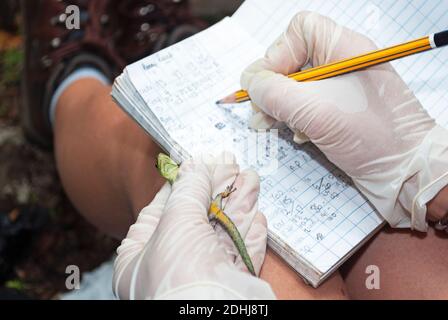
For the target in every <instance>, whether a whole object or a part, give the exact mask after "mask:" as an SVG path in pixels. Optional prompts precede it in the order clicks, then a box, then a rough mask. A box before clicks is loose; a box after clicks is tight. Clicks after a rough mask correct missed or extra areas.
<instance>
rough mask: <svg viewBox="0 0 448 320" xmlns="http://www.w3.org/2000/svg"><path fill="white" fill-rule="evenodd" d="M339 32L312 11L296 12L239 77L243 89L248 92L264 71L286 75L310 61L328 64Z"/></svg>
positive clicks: (324, 18)
mask: <svg viewBox="0 0 448 320" xmlns="http://www.w3.org/2000/svg"><path fill="white" fill-rule="evenodd" d="M341 33H342V27H340V26H338V25H337V24H336V23H335V22H334V21H332V20H331V19H329V18H327V17H324V16H321V15H319V14H317V13H314V12H306V11H304V12H299V13H298V14H297V15H296V16H295V17H294V18H293V19H292V20H291V22H290V24H289V26H288V28H287V30H286V31H285V32H284V33H283V34H282V35H281V36H280V37H279V38H278V39H277V40H276V41H275V42H274V43H273V44H272V45H271V46H270V47H269V48H268V50H267V51H266V55H265V57H264V58H263V59H260V60H257V61H255V62H254V63H253V64H252V65H250V66H249V67H247V68H246V70H245V71H244V72H243V74H242V76H241V86H242V88H243V89H246V90H247V89H248V88H249V87H250V86H251V82H252V80H253V78H254V76H255V75H256V74H257V73H259V72H260V71H263V70H269V71H272V72H275V73H281V74H284V75H288V74H291V73H294V72H297V71H299V70H300V69H301V68H302V67H303V66H305V65H306V64H308V63H309V62H310V63H311V64H312V65H314V66H318V65H321V64H324V63H326V62H329V61H330V56H331V54H332V51H333V49H334V46H335V45H337V43H338V41H339V38H340V36H341Z"/></svg>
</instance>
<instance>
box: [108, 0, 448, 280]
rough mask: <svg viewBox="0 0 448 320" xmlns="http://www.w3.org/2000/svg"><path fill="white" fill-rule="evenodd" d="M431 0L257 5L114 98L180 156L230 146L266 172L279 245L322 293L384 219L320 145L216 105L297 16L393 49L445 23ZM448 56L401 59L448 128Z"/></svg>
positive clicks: (125, 79)
mask: <svg viewBox="0 0 448 320" xmlns="http://www.w3.org/2000/svg"><path fill="white" fill-rule="evenodd" d="M435 2H437V1H435ZM435 2H434V3H435ZM430 3H431V4H429V1H413V2H408V1H406V2H405V1H384V0H383V1H340V0H339V1H335V0H334V1H333V0H303V1H300V0H248V1H246V2H244V3H243V5H242V6H241V7H240V8H239V9H238V11H237V12H236V13H235V14H234V15H233V16H232V17H227V18H225V19H224V20H222V21H221V22H219V23H217V24H216V25H214V26H212V27H210V28H208V29H207V30H205V31H203V32H201V33H199V34H197V35H195V36H193V37H191V38H189V39H186V40H184V41H182V42H180V43H178V44H176V45H173V46H171V47H169V48H167V49H164V50H162V51H160V52H158V53H156V54H154V55H151V56H149V57H146V58H144V59H142V60H140V61H138V62H136V63H134V64H131V65H129V66H127V67H126V69H125V70H124V72H123V74H122V75H120V76H119V77H118V78H117V79H116V81H115V83H114V86H113V89H112V96H113V98H114V99H115V101H116V102H117V103H118V104H119V105H120V106H121V107H122V108H123V110H125V111H126V112H127V113H128V114H129V115H130V116H131V117H132V118H133V119H134V120H135V121H136V122H137V123H139V124H140V126H141V127H142V128H144V130H146V132H147V133H148V134H150V135H151V136H152V138H153V139H154V140H155V141H156V142H157V143H158V144H159V145H160V146H161V147H162V148H163V149H165V151H167V152H169V153H170V155H171V156H173V157H174V158H175V159H176V160H178V161H182V160H184V159H186V158H188V157H190V156H192V155H194V154H197V153H200V152H213V153H218V152H220V151H222V150H228V151H232V152H233V153H235V154H236V156H237V158H238V161H239V163H240V164H241V167H242V168H243V169H244V168H253V169H255V170H257V171H258V172H259V174H260V176H261V190H260V201H259V207H260V210H261V211H262V212H263V213H264V214H265V215H266V217H267V220H268V229H269V231H268V236H269V239H268V244H269V246H270V247H271V248H272V249H273V250H274V251H275V252H276V253H277V254H278V255H279V256H281V257H282V258H283V259H284V260H285V261H286V262H287V263H288V264H289V265H290V266H291V267H292V268H294V269H295V270H296V271H297V272H298V273H299V274H300V275H301V276H302V277H303V278H304V279H305V280H306V281H307V282H308V283H310V284H311V285H313V286H314V287H317V286H319V285H320V284H321V283H322V282H323V281H324V280H325V279H326V278H328V277H329V276H330V275H331V274H332V272H334V271H335V270H337V268H338V267H339V266H340V265H341V264H342V263H343V262H344V261H346V260H347V259H348V258H349V257H350V256H351V255H352V254H353V253H354V252H355V251H356V250H357V249H358V248H359V247H360V246H362V245H363V244H364V243H365V242H366V241H367V240H368V239H369V238H370V237H372V236H373V235H374V234H375V233H376V232H377V231H378V230H379V229H380V228H381V227H382V226H383V225H384V220H383V219H382V218H381V216H380V215H379V214H378V213H377V212H376V211H375V209H374V208H373V207H372V205H371V204H370V203H369V202H368V201H367V200H366V199H365V198H364V197H363V196H362V195H361V194H360V192H359V191H358V190H357V189H356V188H355V187H354V186H353V183H352V181H351V180H350V179H349V178H348V177H347V176H346V175H345V174H344V173H343V172H341V171H340V170H339V169H338V168H336V167H335V166H334V165H333V164H331V163H330V162H329V161H328V160H327V159H326V158H325V156H324V155H323V154H322V153H320V152H319V151H318V150H317V149H316V148H315V147H314V146H313V145H311V144H306V145H304V146H298V145H296V144H294V143H293V141H292V133H291V132H290V131H289V130H288V129H287V128H284V127H280V128H278V129H276V130H269V131H258V132H254V131H251V130H249V129H248V121H249V119H250V116H251V113H252V111H251V108H250V106H249V105H248V104H239V105H234V106H225V107H218V106H217V105H216V104H215V101H217V100H218V99H219V98H222V97H223V96H226V95H227V94H229V93H231V92H233V91H235V90H237V89H239V77H240V75H241V72H242V70H243V69H244V68H245V67H246V66H247V65H248V64H250V63H251V62H253V61H254V60H256V59H258V58H260V57H262V56H263V55H264V52H265V50H266V48H267V47H268V46H269V44H270V43H271V42H272V41H274V39H275V38H276V37H277V36H278V35H279V34H280V33H281V32H283V31H284V30H285V28H286V27H287V24H288V22H289V20H290V19H291V17H292V16H293V14H294V13H295V12H298V11H300V10H311V11H317V12H320V13H322V14H325V15H328V16H330V17H332V18H333V19H335V20H336V21H337V22H339V23H341V24H343V25H345V26H347V27H349V28H354V29H356V30H358V31H360V32H363V33H365V34H367V35H369V36H370V37H372V38H373V39H374V40H375V41H376V42H377V44H378V46H386V45H391V44H394V43H399V42H401V41H404V40H409V39H413V38H417V37H420V36H424V35H427V34H429V33H433V32H438V31H440V30H443V29H444V28H446V26H444V25H443V21H448V17H447V13H448V3H447V2H446V1H445V2H443V1H440V3H439V4H438V5H437V4H434V5H433V4H432V3H433V2H432V1H430ZM436 7H437V8H438V9H437V10H433V9H434V8H436ZM441 7H445V9H446V10H442V9H441ZM447 58H448V57H447V51H443V50H439V51H436V52H430V53H425V54H422V55H419V56H415V57H410V58H407V59H403V60H400V61H397V62H394V66H395V67H396V68H397V70H398V71H399V72H400V73H401V75H402V76H403V77H404V79H405V80H406V81H407V82H408V84H409V85H410V87H411V89H413V90H414V91H415V92H416V94H417V96H418V97H419V98H420V100H421V101H422V102H423V104H424V105H425V107H427V108H428V110H429V112H430V113H431V114H432V115H433V116H434V117H435V118H436V119H437V120H438V122H439V123H440V124H442V125H447V124H448V112H447V105H446V104H447V103H446V101H447V98H448V96H447V90H446V88H448V83H447V81H448V77H447V73H448V69H447V64H446V61H448V59H447Z"/></svg>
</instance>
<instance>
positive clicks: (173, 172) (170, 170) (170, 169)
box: [156, 153, 179, 184]
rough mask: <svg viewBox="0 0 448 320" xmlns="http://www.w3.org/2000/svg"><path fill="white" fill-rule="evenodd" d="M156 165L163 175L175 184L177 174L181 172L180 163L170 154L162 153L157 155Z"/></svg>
mask: <svg viewBox="0 0 448 320" xmlns="http://www.w3.org/2000/svg"><path fill="white" fill-rule="evenodd" d="M156 167H157V169H158V170H159V172H160V174H161V175H162V177H164V178H165V179H166V180H167V181H168V182H169V183H171V184H173V183H174V181H176V178H177V175H178V173H179V165H178V164H177V163H176V162H174V160H173V159H171V158H170V157H169V156H167V155H166V154H163V153H160V154H159V155H158V156H157V164H156Z"/></svg>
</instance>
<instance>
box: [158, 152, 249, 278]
mask: <svg viewBox="0 0 448 320" xmlns="http://www.w3.org/2000/svg"><path fill="white" fill-rule="evenodd" d="M156 167H157V169H158V171H159V173H160V174H161V175H162V177H164V178H165V179H166V180H167V181H168V182H169V183H170V184H173V183H174V181H176V179H177V174H178V172H179V166H178V165H177V163H176V162H174V161H173V160H172V159H171V158H170V157H168V156H167V155H166V154H163V153H161V154H159V156H158V157H157V164H156ZM235 191H236V189H234V187H233V184H232V185H231V186H229V187H227V188H226V190H225V191H224V192H221V193H220V194H218V195H217V196H216V197H215V198H214V199H213V201H212V203H211V204H210V209H209V211H208V220H209V221H210V222H211V221H217V222H218V223H219V224H220V225H221V226H222V227H223V228H224V230H225V231H226V232H227V234H228V235H229V236H230V238H231V239H232V241H233V243H234V244H235V247H236V248H237V249H238V252H239V254H240V255H241V258H242V259H243V262H244V264H245V265H246V267H247V269H248V270H249V272H250V273H251V274H252V275H254V276H255V275H256V274H255V269H254V266H253V264H252V260H251V258H250V256H249V253H248V252H247V248H246V244H245V243H244V240H243V238H242V237H241V234H240V232H239V231H238V228H237V227H236V225H235V224H234V223H233V221H232V219H230V217H229V216H228V215H227V214H226V213H225V212H224V210H223V203H222V200H223V199H226V198H228V197H230V195H231V194H232V193H233V192H235Z"/></svg>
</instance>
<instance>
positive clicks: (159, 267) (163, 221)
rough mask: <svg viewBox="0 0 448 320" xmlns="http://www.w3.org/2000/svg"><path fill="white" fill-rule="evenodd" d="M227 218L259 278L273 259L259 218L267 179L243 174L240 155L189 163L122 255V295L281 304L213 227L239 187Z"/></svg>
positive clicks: (133, 231)
mask: <svg viewBox="0 0 448 320" xmlns="http://www.w3.org/2000/svg"><path fill="white" fill-rule="evenodd" d="M235 178H236V182H235V188H237V191H236V192H235V193H233V194H232V195H231V196H230V198H229V199H228V202H227V203H226V202H225V201H226V200H224V203H226V204H225V211H226V213H227V214H228V215H229V216H230V217H231V218H232V220H233V221H234V222H235V224H236V225H237V227H238V229H239V231H240V233H241V236H242V237H243V238H244V239H245V242H246V246H247V250H248V253H249V255H250V256H251V258H252V262H253V264H254V268H255V270H256V272H257V274H258V273H259V272H260V269H261V266H262V263H263V261H264V255H265V251H266V240H267V227H266V219H265V218H264V216H263V215H262V214H261V213H260V212H258V204H257V199H258V192H259V179H258V175H257V174H256V173H255V172H253V171H245V172H242V173H240V172H239V167H238V165H237V164H236V162H235V159H234V157H233V156H232V155H229V154H228V153H223V154H221V155H220V156H218V157H216V158H213V159H210V160H207V161H206V162H202V161H193V160H190V161H186V162H185V163H184V164H182V166H181V170H180V173H179V176H178V179H177V181H176V182H175V183H174V185H173V187H171V186H170V185H169V184H168V183H167V184H165V186H164V187H163V188H162V189H161V191H160V192H159V193H158V194H157V196H156V197H155V199H154V200H153V201H152V203H151V204H150V205H149V206H148V207H146V208H145V209H143V210H142V212H141V213H140V215H139V217H138V219H137V222H136V223H135V224H134V225H133V226H132V227H131V228H130V230H129V233H128V235H127V237H126V239H124V240H123V242H122V244H121V246H120V247H119V248H118V257H117V260H116V262H115V272H114V292H115V294H116V296H117V297H119V298H120V299H273V298H275V296H274V294H273V292H272V290H271V288H270V286H269V285H268V284H267V283H266V282H264V281H262V280H260V279H259V278H256V277H254V276H252V275H251V274H250V273H249V272H248V271H247V269H246V266H245V265H244V263H243V262H242V260H241V257H240V256H239V254H238V252H237V250H236V249H235V247H234V244H233V242H232V241H231V239H230V237H229V236H228V235H227V234H226V233H225V231H224V230H223V229H221V227H220V226H216V230H214V229H213V227H212V225H210V223H209V221H208V218H207V213H208V208H209V207H210V202H211V200H212V197H215V196H216V195H217V194H218V193H220V192H223V191H224V190H225V188H226V187H227V186H229V185H231V184H232V182H234V181H235Z"/></svg>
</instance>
